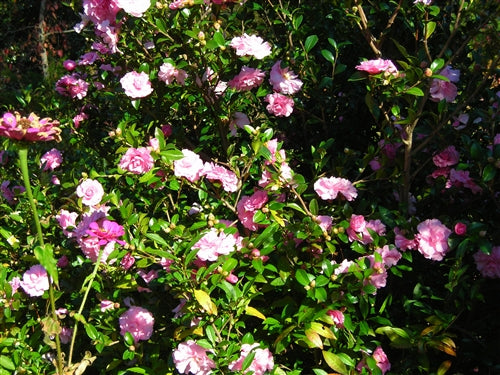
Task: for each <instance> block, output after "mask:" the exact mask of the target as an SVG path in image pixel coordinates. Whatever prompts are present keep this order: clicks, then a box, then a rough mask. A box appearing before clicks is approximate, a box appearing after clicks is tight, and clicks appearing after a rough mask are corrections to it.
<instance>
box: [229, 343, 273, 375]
mask: <svg viewBox="0 0 500 375" xmlns="http://www.w3.org/2000/svg"><path fill="white" fill-rule="evenodd" d="M251 352H253V353H254V358H253V360H252V363H250V366H248V367H247V368H246V369H245V371H243V373H244V374H246V373H247V372H249V371H251V372H252V374H254V375H264V373H266V372H267V371H269V372H270V371H271V370H272V369H273V367H274V358H273V355H272V354H271V352H270V351H269V349H267V348H266V349H260V348H259V344H257V343H255V344H252V345H250V344H243V345H241V355H240V358H238V359H237V360H236V361H234V362H231V363H230V364H229V366H228V368H229V369H230V370H231V371H241V369H242V365H243V361H244V360H245V358H246V357H247V356H248V355H249V354H250V353H251Z"/></svg>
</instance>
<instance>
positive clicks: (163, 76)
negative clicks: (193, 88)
mask: <svg viewBox="0 0 500 375" xmlns="http://www.w3.org/2000/svg"><path fill="white" fill-rule="evenodd" d="M187 76H188V75H187V73H186V71H185V70H182V69H177V68H176V67H175V66H173V65H172V64H170V63H168V62H167V63H163V64H162V65H161V66H160V71H159V72H158V79H159V80H160V81H163V82H165V83H166V84H167V85H169V84H171V83H172V82H173V81H174V80H175V81H177V82H178V83H179V84H181V85H184V81H185V80H186V78H187Z"/></svg>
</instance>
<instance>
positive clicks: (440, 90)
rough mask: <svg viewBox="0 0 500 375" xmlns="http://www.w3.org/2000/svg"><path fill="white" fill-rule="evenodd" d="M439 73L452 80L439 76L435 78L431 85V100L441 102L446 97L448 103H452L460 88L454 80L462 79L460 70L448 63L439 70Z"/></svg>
mask: <svg viewBox="0 0 500 375" xmlns="http://www.w3.org/2000/svg"><path fill="white" fill-rule="evenodd" d="M439 75H442V76H444V77H446V78H448V79H449V80H450V81H449V82H447V81H444V80H442V79H438V78H435V79H433V80H432V83H431V87H430V95H431V100H433V101H435V102H439V101H441V100H443V99H444V100H446V101H447V102H448V103H451V102H452V101H454V100H455V98H456V97H457V91H458V89H457V86H455V84H454V83H453V82H458V81H459V80H460V70H458V69H452V68H451V66H449V65H447V66H446V67H445V68H444V69H443V70H441V71H440V72H439Z"/></svg>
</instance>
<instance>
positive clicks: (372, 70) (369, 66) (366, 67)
mask: <svg viewBox="0 0 500 375" xmlns="http://www.w3.org/2000/svg"><path fill="white" fill-rule="evenodd" d="M356 69H357V70H362V71H364V72H368V73H369V74H378V73H382V72H384V73H391V74H397V73H398V69H397V68H396V66H395V65H394V63H393V62H392V61H391V60H383V59H376V60H367V61H362V62H361V63H360V64H359V65H357V66H356Z"/></svg>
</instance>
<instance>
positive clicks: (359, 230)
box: [347, 214, 385, 245]
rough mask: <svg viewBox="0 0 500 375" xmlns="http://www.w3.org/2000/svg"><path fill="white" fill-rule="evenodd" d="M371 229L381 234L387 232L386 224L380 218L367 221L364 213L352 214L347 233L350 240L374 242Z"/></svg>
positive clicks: (364, 242) (363, 242) (366, 242)
mask: <svg viewBox="0 0 500 375" xmlns="http://www.w3.org/2000/svg"><path fill="white" fill-rule="evenodd" d="M368 229H370V230H371V231H373V232H375V233H377V234H378V235H379V236H382V235H384V234H385V225H384V224H383V223H382V222H381V221H380V220H370V221H366V220H365V217H364V216H363V215H354V214H353V215H352V216H351V219H350V222H349V227H348V228H347V235H348V238H349V241H358V242H361V243H362V244H364V245H366V244H369V243H372V242H373V238H372V236H371V233H370V232H369V230H368Z"/></svg>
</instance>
